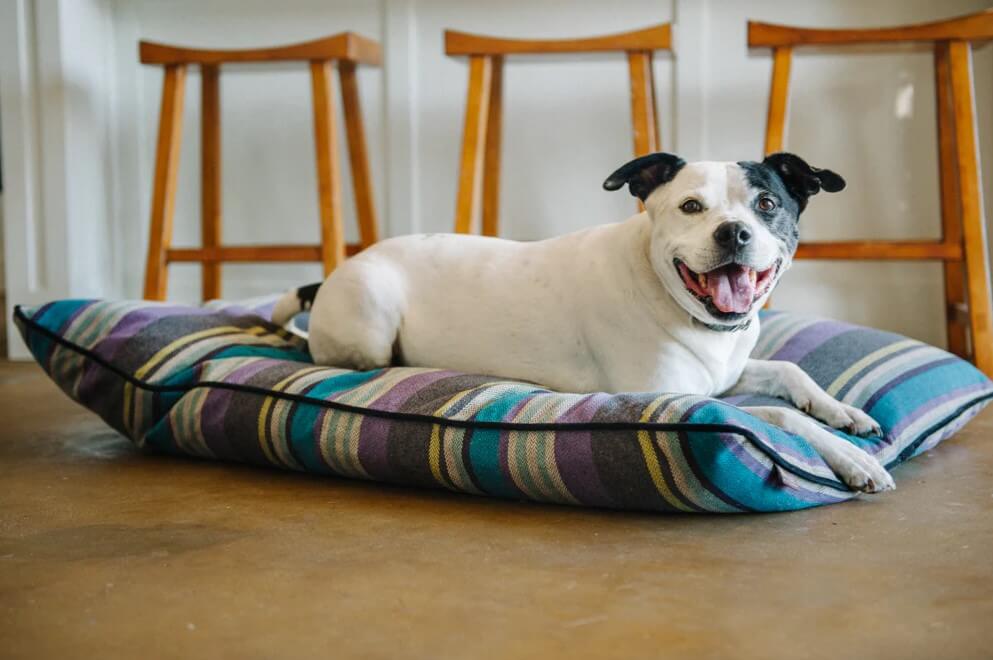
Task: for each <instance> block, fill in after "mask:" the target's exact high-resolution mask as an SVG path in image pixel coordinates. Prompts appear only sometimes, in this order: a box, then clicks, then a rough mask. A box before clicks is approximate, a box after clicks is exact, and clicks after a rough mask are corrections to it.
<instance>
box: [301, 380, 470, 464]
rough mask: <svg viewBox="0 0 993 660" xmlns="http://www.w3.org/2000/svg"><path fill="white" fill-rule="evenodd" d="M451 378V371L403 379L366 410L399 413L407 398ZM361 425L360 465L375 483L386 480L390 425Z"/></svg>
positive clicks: (370, 420)
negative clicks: (436, 382)
mask: <svg viewBox="0 0 993 660" xmlns="http://www.w3.org/2000/svg"><path fill="white" fill-rule="evenodd" d="M451 375H452V372H450V371H433V372H430V373H426V374H418V375H416V376H412V377H410V378H406V379H404V380H402V381H400V382H399V383H397V384H396V385H394V386H393V387H392V388H390V389H389V390H388V391H387V392H386V393H385V394H383V395H382V396H380V397H379V398H378V399H376V400H375V401H374V402H371V403H370V404H368V406H367V407H369V408H374V409H376V410H393V411H397V410H401V409H402V408H403V404H404V403H406V401H407V400H408V399H409V398H410V397H412V396H413V395H415V394H417V393H418V392H419V391H420V390H422V389H424V388H425V387H427V386H428V385H430V384H431V383H434V382H435V381H438V380H441V379H442V378H448V377H450V376H451ZM336 398H337V397H336ZM325 414H327V413H325ZM319 417H320V416H319ZM318 421H320V420H318ZM361 424H362V426H361V427H360V428H359V451H358V456H359V463H360V464H361V465H362V467H363V468H365V471H366V472H368V473H369V475H370V476H372V477H375V478H378V479H386V478H389V476H390V457H389V439H390V427H391V426H392V421H391V420H389V419H384V418H382V417H365V418H363V419H362V422H361ZM318 428H319V427H318Z"/></svg>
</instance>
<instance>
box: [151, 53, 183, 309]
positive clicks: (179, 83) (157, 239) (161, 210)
mask: <svg viewBox="0 0 993 660" xmlns="http://www.w3.org/2000/svg"><path fill="white" fill-rule="evenodd" d="M185 83H186V65H185V64H170V65H168V66H166V67H165V75H164V77H163V80H162V105H161V108H160V110H159V135H158V142H157V144H156V146H155V179H154V181H153V185H152V214H151V223H150V224H151V227H150V229H149V234H148V258H147V260H146V261H145V292H144V296H145V298H146V299H148V300H165V297H166V284H167V277H168V271H167V269H168V264H167V263H166V250H168V249H169V246H170V245H171V243H172V220H173V212H174V210H175V202H176V171H177V169H178V167H179V147H180V143H181V141H182V140H181V137H182V131H183V92H184V88H185Z"/></svg>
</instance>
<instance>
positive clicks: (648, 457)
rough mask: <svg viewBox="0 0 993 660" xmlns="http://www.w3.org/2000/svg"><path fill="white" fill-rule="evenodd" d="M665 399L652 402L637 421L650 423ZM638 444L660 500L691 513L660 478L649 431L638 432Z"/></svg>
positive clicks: (662, 397) (659, 470) (660, 471)
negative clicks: (660, 497)
mask: <svg viewBox="0 0 993 660" xmlns="http://www.w3.org/2000/svg"><path fill="white" fill-rule="evenodd" d="M666 398H667V397H665V396H660V397H659V398H657V399H655V400H654V401H652V402H651V403H650V404H649V405H648V407H647V408H645V410H644V412H642V413H641V419H640V420H639V421H641V422H649V421H651V419H652V414H653V413H654V412H655V411H656V409H658V407H659V406H660V405H662V402H663V401H665V400H666ZM638 444H640V445H641V453H642V455H643V456H644V457H645V465H646V466H647V467H648V474H650V475H651V477H652V483H654V484H655V489H656V490H658V492H659V495H661V496H662V499H664V500H665V501H666V502H668V503H669V504H671V505H672V506H674V507H676V508H677V509H682V510H683V511H692V509H690V508H689V507H688V506H686V505H685V504H683V503H682V502H680V501H679V499H678V498H677V497H676V496H675V495H674V494H673V492H672V491H671V490H670V489H669V486H668V485H667V484H666V483H665V479H663V478H662V466H661V465H659V459H658V456H657V455H656V454H655V448H654V446H653V444H652V434H651V433H650V432H649V431H638Z"/></svg>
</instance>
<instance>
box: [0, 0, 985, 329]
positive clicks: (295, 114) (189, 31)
mask: <svg viewBox="0 0 993 660" xmlns="http://www.w3.org/2000/svg"><path fill="white" fill-rule="evenodd" d="M0 5H2V8H0V82H4V81H6V82H4V84H3V86H0V100H2V102H3V103H4V105H3V111H4V120H5V121H4V123H5V124H7V123H8V121H7V114H8V107H11V106H13V107H15V109H16V108H17V107H19V106H23V107H24V108H26V109H25V110H24V112H23V113H22V115H23V116H20V115H19V116H15V117H14V120H13V121H20V122H21V123H23V124H24V125H26V126H27V127H28V137H27V138H26V139H20V141H19V138H18V137H16V136H15V137H14V138H10V139H8V138H9V136H8V134H9V133H10V132H11V130H8V128H7V127H5V133H4V143H5V144H4V149H5V152H4V154H5V157H6V156H7V153H8V151H10V150H11V149H13V150H14V152H15V157H17V160H21V161H23V162H27V163H28V164H29V165H30V168H32V169H31V172H29V174H30V173H33V176H29V177H28V179H29V180H28V182H27V186H26V188H27V190H25V191H22V194H20V195H14V199H13V201H11V199H10V198H11V195H9V194H8V195H5V198H6V199H5V203H6V204H7V214H6V216H7V226H8V232H7V243H8V245H7V252H8V264H7V265H8V271H18V268H19V267H20V266H25V265H30V266H31V267H32V268H35V269H36V270H37V268H38V264H39V263H41V264H42V268H41V270H42V271H44V273H46V275H45V277H47V282H48V284H46V285H45V286H38V282H37V281H36V282H35V283H34V285H33V286H34V288H30V287H31V286H32V285H31V282H30V281H29V280H28V279H25V278H21V279H18V277H19V275H18V272H9V274H8V284H9V288H10V290H11V295H10V296H9V297H10V298H11V300H12V302H21V301H22V300H26V301H27V302H34V301H36V300H39V299H41V298H44V297H56V296H62V295H105V296H129V297H134V296H138V295H139V294H140V288H141V276H142V271H143V267H144V250H145V241H146V237H147V224H148V206H149V194H150V189H151V174H152V164H153V158H154V153H153V152H154V144H155V132H156V122H157V113H158V103H159V95H160V85H161V71H160V70H159V69H157V68H154V67H142V66H141V65H140V64H138V62H137V46H136V42H137V40H138V39H139V38H147V39H154V40H161V41H166V42H174V43H181V44H189V45H210V46H214V47H245V46H254V45H261V44H279V43H287V42H293V41H298V40H303V39H309V38H313V37H317V36H321V35H325V34H330V33H334V32H337V31H341V30H346V29H351V30H355V31H357V32H360V33H362V34H364V35H367V36H369V37H372V38H374V39H377V40H380V41H381V42H383V44H384V49H385V57H386V60H385V67H384V69H383V70H375V69H369V68H365V69H362V70H361V71H360V74H359V75H360V85H361V92H362V101H363V103H364V105H365V114H366V128H367V132H368V135H367V137H368V141H369V147H370V150H371V154H370V155H371V160H372V169H373V173H374V179H375V185H376V196H377V203H378V207H379V210H380V214H381V216H382V217H383V224H384V229H385V231H386V233H388V234H400V233H406V232H410V231H445V230H448V229H450V228H451V226H452V216H453V210H454V203H455V180H456V179H455V177H456V172H457V164H458V149H459V146H460V140H461V128H462V113H463V104H464V99H465V86H466V74H467V71H466V64H465V62H464V60H460V59H453V58H448V57H446V56H444V54H443V44H442V31H443V29H444V28H446V27H451V28H456V29H460V30H467V31H478V32H483V33H490V34H497V35H513V36H535V37H538V36H548V37H556V36H572V35H587V34H602V33H607V32H614V31H620V30H627V29H632V28H637V27H643V26H646V25H650V24H654V23H659V22H663V21H669V20H674V21H675V22H676V25H677V28H676V30H677V31H676V48H677V53H676V55H675V56H669V55H664V56H661V57H659V58H657V60H656V64H655V68H656V76H657V81H658V98H659V102H660V114H661V121H662V137H663V146H664V148H666V149H667V150H675V151H677V152H678V153H680V154H681V155H683V156H685V157H687V158H690V159H701V158H707V159H732V160H739V159H748V158H757V157H759V156H760V155H761V148H762V137H763V130H764V123H765V111H766V97H767V93H768V81H769V73H770V67H771V63H770V60H769V53H768V52H767V51H756V52H748V49H747V48H746V45H745V35H746V33H745V22H746V20H747V18H754V19H759V20H769V21H779V22H784V23H795V24H807V25H812V26H816V25H824V26H843V25H852V26H859V25H876V24H888V23H906V22H910V21H918V20H930V19H935V18H942V17H947V16H952V15H956V14H962V13H968V12H972V11H977V10H979V9H982V8H984V7H985V3H984V2H980V1H978V0H946V1H945V2H942V3H934V2H928V1H925V0H874V1H873V2H866V1H864V0H863V1H861V2H859V1H856V0H795V1H792V2H787V1H785V0H747V1H732V0H619V1H617V2H611V3H580V2H575V1H572V2H570V1H567V0H528V1H524V0H506V1H504V2H499V3H483V2H464V1H462V2H459V1H457V0H378V1H376V2H369V1H362V0H292V1H287V2H282V3H278V4H277V3H272V2H270V1H268V0H211V1H209V2H207V1H205V0H199V1H197V0H171V1H169V2H162V1H154V0H140V1H139V0H36V2H28V0H10V4H4V3H0ZM12 7H14V8H17V7H19V8H20V12H21V13H22V14H28V15H29V16H28V18H27V19H24V17H23V16H22V17H21V19H19V20H21V21H22V22H24V21H25V20H27V24H26V25H25V26H24V27H23V30H22V32H23V34H21V36H20V38H21V42H20V44H19V45H18V44H14V43H11V42H10V41H9V40H8V41H7V42H6V45H4V42H5V40H4V37H5V35H9V34H14V36H17V33H15V32H14V31H13V30H12V28H11V26H10V25H9V24H5V19H6V18H8V16H9V15H12V14H14V13H16V11H14V10H12V9H11V8H12ZM13 18H17V17H16V16H13ZM32 39H35V40H36V41H37V44H38V47H37V48H35V47H34V46H33V45H32V44H31V43H27V44H26V45H25V42H30V41H31V40H32ZM69 47H72V48H73V50H71V51H70V50H67V49H68V48H69ZM77 48H79V49H80V50H79V51H77V50H76V49H77ZM991 51H993V49H989V48H987V49H984V50H981V51H979V52H978V53H977V56H976V79H977V85H978V89H977V99H978V103H979V113H980V116H979V126H980V132H981V135H982V146H983V152H984V155H993V130H986V128H987V127H989V126H993V121H990V118H991V114H993V75H991V74H993V71H991V68H993V59H991V55H990V53H991ZM18 52H19V53H20V54H21V56H22V57H25V58H28V60H29V61H28V62H27V63H25V64H24V65H23V66H21V67H20V69H17V68H16V67H14V66H13V65H12V64H11V63H10V62H6V63H5V62H4V61H3V56H4V55H5V54H9V53H15V54H16V53H18ZM76 52H84V53H85V56H84V57H83V58H77V57H75V55H73V56H72V57H70V56H69V54H70V53H72V54H74V53H76ZM31 58H35V61H34V62H33V61H31ZM46 62H49V63H54V64H52V65H51V66H48V65H45V63H46ZM42 65H44V66H42ZM33 66H34V67H36V68H38V69H39V71H40V72H41V73H42V74H44V73H45V72H46V71H51V72H52V81H51V84H49V83H44V82H43V83H42V84H38V82H37V81H35V82H34V83H33V84H31V85H29V86H28V88H27V89H29V91H32V94H33V95H32V96H30V97H24V98H21V99H14V100H13V101H12V100H11V97H12V96H16V95H17V94H18V91H17V87H16V86H15V85H13V83H12V82H11V81H12V80H14V79H15V78H16V76H15V74H16V73H17V71H20V72H21V74H20V75H22V77H23V76H29V75H30V73H31V71H32V67H33ZM11 71H14V73H11ZM29 82H30V81H29ZM793 82H794V87H793V89H794V94H793V99H792V100H793V103H792V108H791V122H790V128H789V133H788V140H787V143H788V147H789V148H790V149H792V150H795V151H797V152H798V153H800V154H801V155H804V156H805V157H807V158H809V159H810V160H811V161H812V162H814V163H815V164H818V165H822V166H827V167H831V168H832V169H836V170H838V171H839V172H841V173H842V174H844V175H845V176H846V178H848V180H849V183H850V186H849V188H848V190H846V192H845V193H843V194H842V195H836V196H827V195H825V196H823V197H822V198H818V199H815V200H813V202H812V204H811V208H810V210H809V212H808V214H806V215H805V217H804V219H803V232H804V236H805V237H806V238H811V239H829V238H835V237H866V238H869V237H894V238H895V237H906V238H912V237H919V238H925V237H929V236H935V235H936V234H937V231H938V202H937V179H936V173H937V165H936V146H935V128H934V124H935V121H934V100H933V99H934V93H933V70H932V67H931V56H930V54H929V53H925V52H903V53H897V54H894V53H892V52H890V53H888V54H880V53H872V54H861V55H858V56H854V57H851V56H849V57H840V56H836V55H825V54H817V53H808V52H801V53H799V54H798V55H797V57H796V59H795V61H794V76H793ZM627 89H628V82H627V68H626V64H625V62H624V59H623V57H622V56H613V55H607V56H595V57H594V56H590V57H582V58H579V59H576V58H564V57H563V58H556V59H555V60H554V61H547V60H546V59H540V60H539V59H535V58H515V59H513V60H511V61H510V63H509V64H508V69H507V75H506V79H505V103H506V105H505V120H504V121H505V138H504V158H503V162H504V166H503V177H502V178H503V188H502V199H501V205H502V220H503V228H504V235H506V236H509V237H513V238H521V239H533V238H540V237H543V236H549V235H553V234H557V233H561V232H565V231H569V230H572V229H576V228H580V227H584V226H589V225H592V224H596V223H600V222H609V221H615V220H619V219H623V218H624V217H626V216H627V215H628V214H629V213H630V212H631V210H632V209H633V204H632V200H631V198H630V197H629V196H627V195H626V194H621V193H615V194H609V193H605V192H603V191H602V190H601V189H600V183H601V181H602V180H603V178H604V177H605V176H606V175H607V174H609V173H610V171H612V170H613V168H614V167H615V166H617V165H618V164H620V163H621V162H623V161H624V160H626V159H627V158H628V157H629V154H630V151H631V138H630V124H629V121H630V120H629V110H628V105H627V102H628V101H627ZM11 90H13V91H11ZM18 104H19V105H18ZM198 107H199V78H198V75H197V74H196V72H195V71H193V72H191V75H190V77H189V79H188V82H187V100H186V113H185V131H184V139H183V152H182V160H181V164H180V180H179V197H178V201H177V208H176V222H177V224H176V244H177V245H193V244H195V243H196V242H197V240H198V236H199V230H198V207H199V179H198V158H199V155H198V150H199V121H198ZM32 113H34V114H32ZM18 117H20V118H18ZM222 120H223V156H224V175H223V177H224V186H223V193H224V199H223V207H224V215H225V239H226V240H227V241H230V242H232V243H250V242H263V241H279V242H314V241H316V237H317V204H316V192H315V184H314V181H315V177H314V172H313V167H314V166H313V145H312V142H311V116H310V110H309V84H308V79H307V74H306V70H305V69H304V68H303V67H295V68H294V67H292V66H285V67H279V68H278V69H277V70H275V71H274V70H272V69H260V68H259V67H257V66H253V67H247V66H246V67H231V68H230V69H229V70H227V69H226V71H225V75H224V76H223V77H222ZM32 121H34V122H37V123H38V124H39V125H38V126H37V130H35V129H32V128H31V126H30V124H31V123H32ZM39 136H40V139H37V140H35V142H32V138H33V137H39ZM10 141H13V142H15V144H14V146H13V147H11V146H10V144H9V142H10ZM21 142H23V143H24V144H23V145H22V146H18V145H19V144H20V143H21ZM38 145H40V147H39V148H35V147H38ZM46 145H47V148H46ZM24 154H27V155H28V156H29V157H28V158H26V159H24V158H20V156H23V155H24ZM63 154H64V155H63ZM342 157H343V159H342V162H343V163H347V160H346V159H344V151H343V152H342ZM17 165H18V163H17V162H13V163H10V162H7V163H5V174H6V178H7V185H8V189H10V188H11V187H12V186H13V187H14V188H15V189H16V188H17V185H18V182H17V181H12V179H14V178H15V168H16V167H17ZM344 171H345V176H346V179H345V182H344V183H345V184H346V186H345V191H344V192H345V194H344V208H345V210H346V214H347V217H346V224H347V225H348V226H349V232H350V235H352V236H354V229H353V228H352V227H351V224H352V222H353V217H354V216H353V210H352V209H353V207H352V197H351V191H350V189H349V188H348V186H349V185H350V180H349V179H348V178H347V177H348V171H347V167H345V168H344ZM987 190H989V183H988V182H987ZM49 191H51V193H49ZM987 197H989V195H987ZM18 200H28V202H31V203H30V204H28V206H31V204H33V205H34V207H35V208H34V211H31V212H30V213H29V212H28V211H24V210H23V209H22V208H21V207H23V206H24V204H25V203H27V202H25V203H20V202H19V201H18ZM32 200H33V201H32ZM42 202H44V204H42ZM29 211H30V209H29ZM28 217H29V218H33V220H30V221H25V220H24V219H25V218H28ZM12 226H13V227H14V231H11V230H10V228H11V227H12ZM22 226H23V227H22ZM18 227H21V228H20V229H19V228H18ZM24 227H27V229H28V230H30V231H27V230H23V229H24ZM74 228H75V229H74ZM31 232H34V234H33V235H34V238H32V233H31ZM45 232H47V233H45ZM73 232H75V233H73ZM42 234H44V236H42ZM59 236H64V237H66V239H67V240H63V241H61V242H59V241H58V240H57V239H54V238H52V237H59ZM41 239H44V240H41ZM32 240H33V241H34V243H31V241H32ZM39 241H40V243H39ZM54 243H58V244H59V245H60V246H62V247H61V248H57V247H53V246H52V244H54ZM25 246H27V248H25ZM70 246H71V247H70ZM59 249H61V250H63V251H64V253H65V254H62V253H60V252H59V251H58V250H59ZM53 250H54V253H53ZM25 254H27V255H34V256H33V257H31V256H29V258H28V259H25V256H24V255H25ZM35 257H37V258H35ZM42 257H46V258H47V261H46V260H45V259H43V258H42ZM29 262H30V263H29ZM31 264H33V265H31ZM63 264H65V268H63ZM172 272H173V274H172V277H171V279H170V293H171V295H172V296H173V297H175V298H177V299H185V300H194V299H195V298H196V297H197V295H198V293H199V269H198V268H196V267H194V266H182V265H180V266H175V267H174V268H173V271H172ZM319 275H320V273H319V268H318V266H316V265H260V266H256V265H232V266H227V267H225V295H226V296H228V297H240V296H247V295H255V294H258V293H263V292H269V291H273V290H279V289H282V288H285V287H287V286H290V285H293V284H296V283H300V282H306V281H311V280H314V279H317V278H318V277H319ZM36 279H37V278H36ZM42 279H44V278H42ZM18 292H24V294H23V295H21V296H20V298H19V297H18V296H19V294H18ZM775 300H776V304H777V306H781V307H788V308H793V309H799V310H803V311H810V312H815V313H821V314H829V315H832V316H837V317H842V318H848V319H851V320H854V321H857V322H861V323H868V324H871V325H876V326H879V327H884V328H888V329H892V330H895V331H898V332H903V333H906V334H909V335H913V336H916V337H919V338H921V339H924V340H926V341H930V342H933V343H936V344H939V345H941V344H943V343H944V329H943V321H942V316H943V310H942V306H941V302H940V301H941V278H940V268H939V267H938V266H937V265H932V264H923V265H906V264H892V263H891V264H860V265H853V264H827V263H810V262H807V263H802V264H799V265H798V266H797V267H796V269H795V271H794V272H793V273H791V274H790V276H788V277H787V280H786V282H785V283H784V285H783V286H782V287H781V288H780V290H779V291H778V292H777V294H776V299H775Z"/></svg>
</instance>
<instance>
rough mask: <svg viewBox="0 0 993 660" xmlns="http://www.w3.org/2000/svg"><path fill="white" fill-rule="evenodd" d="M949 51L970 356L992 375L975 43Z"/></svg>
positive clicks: (991, 313)
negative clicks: (978, 151)
mask: <svg viewBox="0 0 993 660" xmlns="http://www.w3.org/2000/svg"><path fill="white" fill-rule="evenodd" d="M948 55H949V64H950V72H949V73H950V76H949V77H950V79H951V84H952V103H953V107H954V113H955V122H954V124H955V152H956V157H957V161H958V191H959V199H960V200H961V203H962V243H963V247H964V248H965V275H966V283H967V286H966V299H967V301H968V303H969V327H970V330H971V335H972V337H971V339H972V355H973V358H974V360H975V363H976V366H977V367H978V368H979V369H980V370H981V371H982V372H983V373H985V374H987V375H988V376H993V309H991V307H993V303H991V301H990V273H989V264H988V263H987V258H988V254H987V251H986V235H985V230H984V228H983V208H982V196H981V195H982V193H981V191H980V188H979V154H978V153H977V142H976V117H975V100H974V98H973V80H972V48H971V46H970V44H969V43H967V42H963V41H954V42H952V43H951V44H949V50H948Z"/></svg>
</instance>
